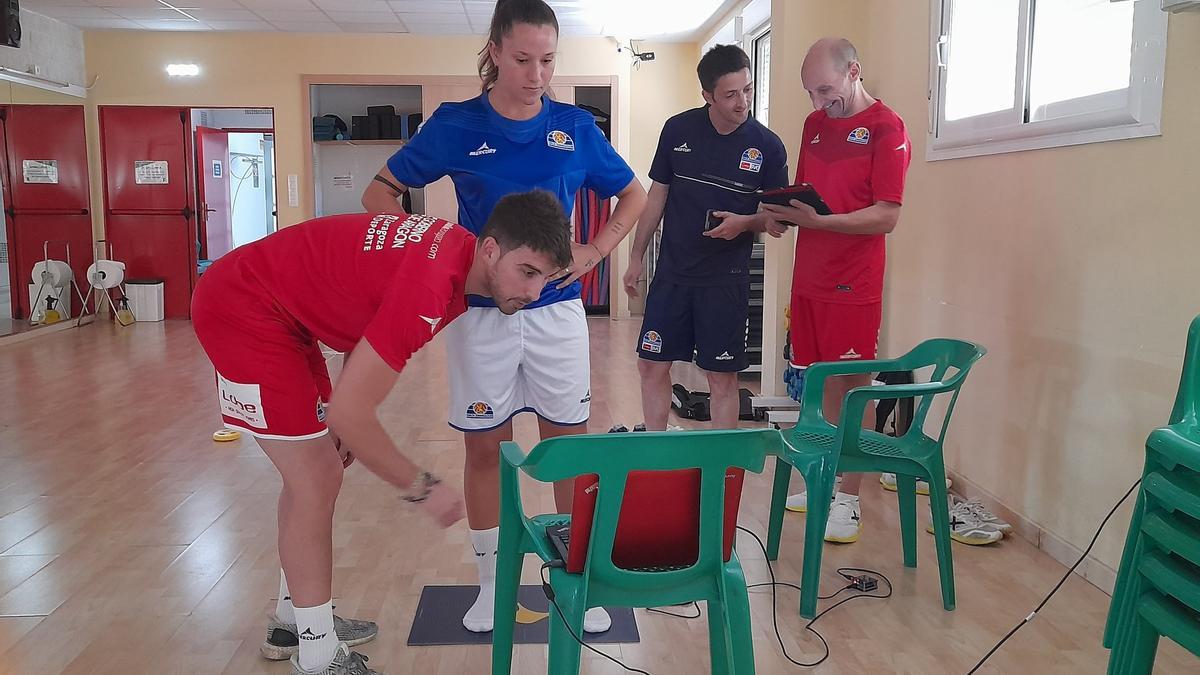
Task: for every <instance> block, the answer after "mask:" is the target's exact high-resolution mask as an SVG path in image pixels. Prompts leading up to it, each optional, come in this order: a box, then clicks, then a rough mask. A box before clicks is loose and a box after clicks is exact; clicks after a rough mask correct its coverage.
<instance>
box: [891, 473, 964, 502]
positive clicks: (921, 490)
mask: <svg viewBox="0 0 1200 675" xmlns="http://www.w3.org/2000/svg"><path fill="white" fill-rule="evenodd" d="M879 484H880V485H882V486H883V489H884V490H888V491H891V492H895V491H896V474H894V473H881V474H879ZM953 484H954V481H952V480H950V479H949V478H947V479H946V489H947V490H949V489H950V486H951V485H953ZM917 494H919V495H925V496H926V497H928V496H929V483H926V482H925V481H923V480H921V479H919V478H918V479H917Z"/></svg>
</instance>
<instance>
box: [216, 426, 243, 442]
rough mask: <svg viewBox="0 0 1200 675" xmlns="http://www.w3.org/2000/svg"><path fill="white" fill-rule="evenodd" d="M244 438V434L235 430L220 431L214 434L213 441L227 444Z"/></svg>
mask: <svg viewBox="0 0 1200 675" xmlns="http://www.w3.org/2000/svg"><path fill="white" fill-rule="evenodd" d="M241 437H242V432H240V431H234V430H233V429H220V430H218V431H217V432H215V433H214V434H213V440H214V441H216V442H218V443H227V442H229V441H236V440H237V439H239V438H241Z"/></svg>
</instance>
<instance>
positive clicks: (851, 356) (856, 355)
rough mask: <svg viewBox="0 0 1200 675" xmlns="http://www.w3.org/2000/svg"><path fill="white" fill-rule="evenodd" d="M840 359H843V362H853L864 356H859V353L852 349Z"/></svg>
mask: <svg viewBox="0 0 1200 675" xmlns="http://www.w3.org/2000/svg"><path fill="white" fill-rule="evenodd" d="M838 358H839V359H842V360H843V361H852V360H854V359H861V358H862V354H859V353H858V352H856V351H854V347H851V348H850V351H848V352H846V353H845V354H842V355H841V356H839V357H838Z"/></svg>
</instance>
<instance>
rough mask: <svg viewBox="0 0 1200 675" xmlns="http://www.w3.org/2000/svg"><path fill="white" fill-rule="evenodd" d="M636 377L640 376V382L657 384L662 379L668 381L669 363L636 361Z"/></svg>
mask: <svg viewBox="0 0 1200 675" xmlns="http://www.w3.org/2000/svg"><path fill="white" fill-rule="evenodd" d="M638 375H641V377H642V380H644V381H649V382H657V381H661V380H663V379H666V380H670V379H671V362H670V361H651V360H650V359H638Z"/></svg>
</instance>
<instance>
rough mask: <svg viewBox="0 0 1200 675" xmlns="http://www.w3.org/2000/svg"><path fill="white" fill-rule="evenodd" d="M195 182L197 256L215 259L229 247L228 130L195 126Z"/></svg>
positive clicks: (231, 227) (227, 250) (231, 224)
mask: <svg viewBox="0 0 1200 675" xmlns="http://www.w3.org/2000/svg"><path fill="white" fill-rule="evenodd" d="M196 173H197V174H198V175H199V176H200V180H198V181H196V185H197V188H198V195H199V196H198V200H199V203H200V209H199V213H200V243H201V244H202V246H201V249H200V257H202V258H204V259H206V260H216V259H217V258H220V257H221V256H223V255H225V254H226V253H229V252H230V251H231V250H233V212H232V210H231V209H230V207H229V132H227V131H221V130H220V129H210V128H208V127H196Z"/></svg>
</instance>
